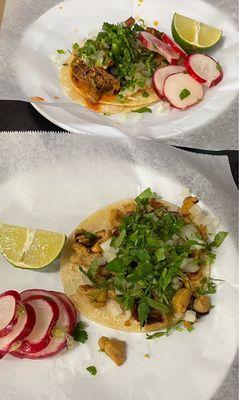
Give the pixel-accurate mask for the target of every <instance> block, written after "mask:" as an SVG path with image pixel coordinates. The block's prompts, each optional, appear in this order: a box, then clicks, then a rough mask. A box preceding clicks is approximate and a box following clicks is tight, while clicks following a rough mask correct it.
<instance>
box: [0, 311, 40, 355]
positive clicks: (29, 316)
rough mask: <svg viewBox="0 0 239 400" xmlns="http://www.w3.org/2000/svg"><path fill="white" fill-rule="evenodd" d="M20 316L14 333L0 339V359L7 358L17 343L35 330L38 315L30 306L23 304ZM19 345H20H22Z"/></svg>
mask: <svg viewBox="0 0 239 400" xmlns="http://www.w3.org/2000/svg"><path fill="white" fill-rule="evenodd" d="M18 313H19V316H18V320H17V323H16V324H15V326H14V329H13V330H12V332H10V333H9V334H8V335H7V336H4V337H2V338H1V339H0V358H2V357H3V356H5V354H6V353H8V352H9V351H10V350H11V348H12V347H13V346H14V345H16V342H18V341H20V343H21V340H23V339H24V338H25V337H27V336H28V335H29V334H30V333H31V332H32V330H33V329H34V326H35V322H36V315H35V311H34V308H33V307H32V306H31V305H30V304H23V305H22V306H21V307H20V308H19V310H18ZM20 343H19V344H20Z"/></svg>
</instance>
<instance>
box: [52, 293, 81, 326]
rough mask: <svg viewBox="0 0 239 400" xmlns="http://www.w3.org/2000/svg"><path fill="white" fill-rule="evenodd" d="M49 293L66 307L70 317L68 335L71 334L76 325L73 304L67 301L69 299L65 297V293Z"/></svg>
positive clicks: (75, 312) (75, 313)
mask: <svg viewBox="0 0 239 400" xmlns="http://www.w3.org/2000/svg"><path fill="white" fill-rule="evenodd" d="M50 293H53V294H54V295H55V296H57V297H58V298H59V299H60V300H61V301H63V303H64V304H65V305H66V306H67V308H68V312H69V314H70V316H71V317H70V319H71V321H72V323H71V327H70V333H71V332H72V330H73V329H74V327H75V325H76V323H77V311H76V308H75V306H74V304H73V303H72V301H71V300H70V299H69V297H67V295H66V294H65V293H61V292H55V291H52V290H51V292H50Z"/></svg>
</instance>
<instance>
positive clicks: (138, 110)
mask: <svg viewBox="0 0 239 400" xmlns="http://www.w3.org/2000/svg"><path fill="white" fill-rule="evenodd" d="M132 112H135V113H140V114H142V113H151V112H152V110H151V108H149V107H141V108H138V109H137V110H133V111H132Z"/></svg>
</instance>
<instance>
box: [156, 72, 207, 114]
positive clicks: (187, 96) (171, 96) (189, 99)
mask: <svg viewBox="0 0 239 400" xmlns="http://www.w3.org/2000/svg"><path fill="white" fill-rule="evenodd" d="M164 96H165V97H166V99H167V100H168V101H169V103H170V104H171V105H172V106H173V107H175V108H178V109H181V110H183V109H185V108H188V107H191V106H193V105H194V104H196V103H198V102H199V101H200V100H202V99H203V88H202V85H200V83H198V82H197V81H195V79H193V78H192V77H191V76H190V75H188V74H184V73H181V72H180V73H178V74H172V75H169V76H168V77H167V78H166V79H165V82H164Z"/></svg>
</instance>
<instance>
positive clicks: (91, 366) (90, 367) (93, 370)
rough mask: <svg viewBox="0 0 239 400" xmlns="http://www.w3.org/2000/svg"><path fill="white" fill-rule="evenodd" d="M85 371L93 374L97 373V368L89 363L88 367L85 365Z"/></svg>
mask: <svg viewBox="0 0 239 400" xmlns="http://www.w3.org/2000/svg"><path fill="white" fill-rule="evenodd" d="M86 371H88V372H89V373H90V374H91V375H93V376H95V375H96V374H97V369H96V367H95V366H94V365H90V366H89V367H87V368H86Z"/></svg>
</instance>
